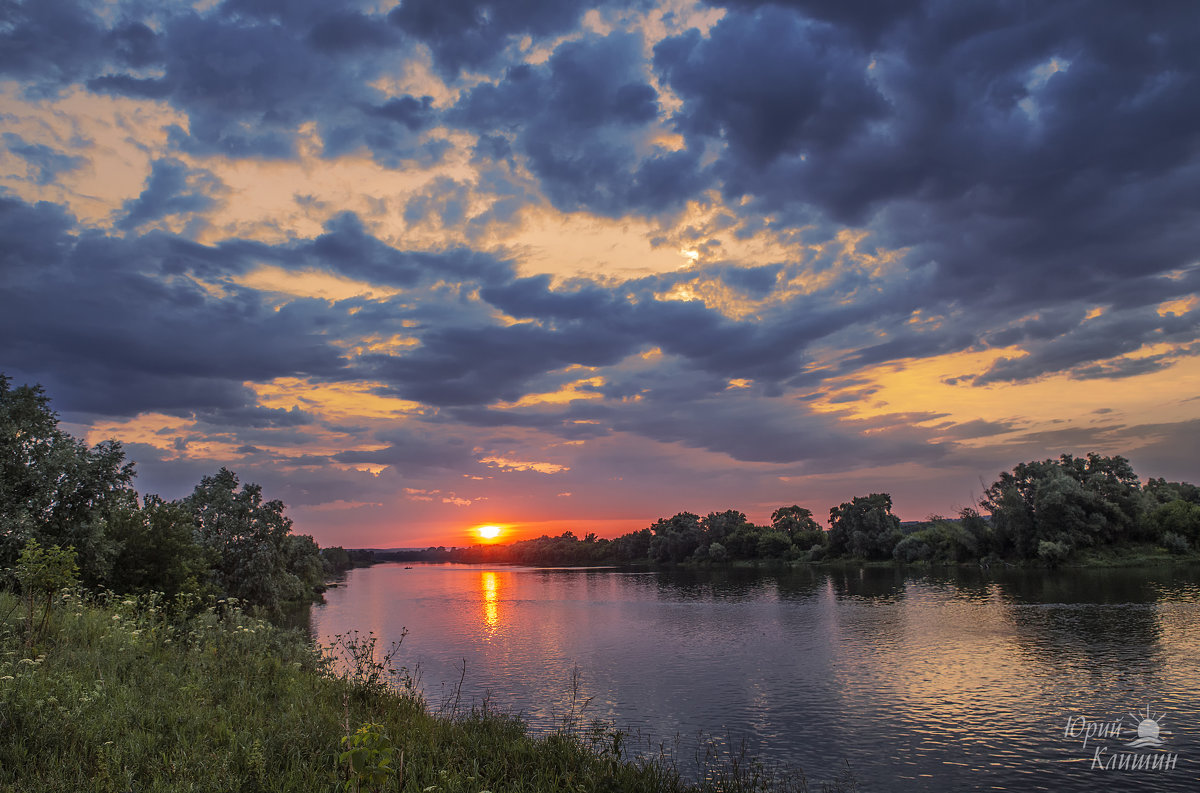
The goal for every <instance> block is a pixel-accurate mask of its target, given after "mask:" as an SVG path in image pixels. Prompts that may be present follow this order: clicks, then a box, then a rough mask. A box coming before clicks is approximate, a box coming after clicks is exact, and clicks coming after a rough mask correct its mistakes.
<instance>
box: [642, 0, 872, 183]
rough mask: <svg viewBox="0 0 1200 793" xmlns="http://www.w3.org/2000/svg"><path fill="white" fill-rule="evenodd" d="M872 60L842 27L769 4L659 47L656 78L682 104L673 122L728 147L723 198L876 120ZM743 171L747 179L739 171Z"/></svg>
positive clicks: (688, 132)
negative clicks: (784, 161)
mask: <svg viewBox="0 0 1200 793" xmlns="http://www.w3.org/2000/svg"><path fill="white" fill-rule="evenodd" d="M869 62H870V56H869V54H868V53H867V52H866V51H864V50H863V49H862V48H861V47H860V46H859V45H858V44H857V43H856V42H855V41H853V39H851V38H850V37H849V36H847V34H846V33H844V32H843V31H841V30H840V29H838V28H835V27H832V26H829V25H821V24H814V23H813V22H811V21H810V20H806V19H804V18H803V17H801V16H799V15H797V14H795V13H793V12H791V11H787V10H784V9H780V8H776V7H773V6H767V7H764V8H763V9H761V10H760V11H759V12H758V13H756V14H749V15H744V14H732V15H729V16H727V17H726V18H725V19H724V20H722V21H721V22H720V23H718V24H717V26H716V27H715V28H714V29H713V30H712V31H711V34H710V36H709V37H708V38H707V39H706V38H703V37H701V36H700V34H699V32H698V31H696V30H692V31H689V32H688V33H686V34H684V35H682V36H679V37H676V38H672V39H667V40H665V41H663V42H660V43H659V44H658V45H657V46H656V47H655V50H654V64H655V67H656V69H657V70H658V71H659V73H660V74H661V75H662V76H663V77H665V78H666V79H667V80H668V81H669V82H670V84H671V87H672V88H674V89H675V91H677V92H678V93H679V94H680V95H681V97H682V98H683V99H684V100H685V101H684V106H683V109H682V110H681V111H680V112H679V113H678V114H677V115H676V117H675V123H676V125H677V127H678V128H679V129H680V131H682V132H683V133H684V134H685V135H688V136H689V137H698V136H699V137H711V138H720V139H721V140H723V141H724V142H725V143H726V144H727V145H728V146H729V158H728V159H727V160H726V164H727V165H728V166H730V167H729V168H728V169H727V170H725V171H724V172H723V176H724V177H725V179H726V188H725V189H726V192H728V193H730V194H738V193H742V192H745V193H752V192H754V190H753V189H752V188H751V189H740V188H739V186H738V182H739V181H741V180H743V179H744V180H747V181H748V182H749V185H747V187H749V186H750V185H752V184H753V182H754V177H755V176H757V175H761V173H762V171H763V169H764V168H765V167H767V166H769V165H771V164H772V163H774V162H775V161H776V160H777V159H779V158H780V157H781V156H783V155H789V154H803V153H804V152H805V151H806V150H808V149H812V150H813V151H814V152H820V151H823V150H827V149H831V148H835V147H838V146H840V145H842V144H843V143H844V142H845V141H846V140H847V139H851V138H853V137H855V136H857V135H859V134H861V133H862V132H863V131H864V128H865V127H866V126H867V125H868V124H870V123H871V122H872V121H873V120H876V119H878V118H880V117H881V116H882V115H883V113H884V109H885V102H884V99H883V97H882V96H880V94H879V92H878V90H877V89H876V88H875V86H874V85H872V82H871V80H870V79H869V77H868V71H867V66H868V63H869ZM739 168H741V169H747V170H746V171H745V172H744V173H738V172H736V169H739Z"/></svg>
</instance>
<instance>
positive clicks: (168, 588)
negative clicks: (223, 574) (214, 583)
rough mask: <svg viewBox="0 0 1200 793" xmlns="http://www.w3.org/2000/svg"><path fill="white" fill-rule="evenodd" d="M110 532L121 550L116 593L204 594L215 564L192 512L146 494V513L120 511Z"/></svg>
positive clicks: (114, 582) (115, 571)
mask: <svg viewBox="0 0 1200 793" xmlns="http://www.w3.org/2000/svg"><path fill="white" fill-rule="evenodd" d="M108 531H109V535H110V537H111V538H112V539H113V540H114V541H115V542H116V543H117V544H118V546H119V547H120V550H119V551H118V553H117V557H116V559H115V561H114V564H113V571H112V576H111V578H110V580H109V586H110V587H112V589H113V590H114V591H116V592H139V593H140V592H150V591H154V592H162V593H164V594H166V595H168V596H171V595H175V594H177V593H179V592H185V591H186V592H199V591H201V590H202V588H203V583H202V582H204V581H205V580H206V579H207V578H208V572H209V568H210V566H211V565H212V563H213V562H214V561H215V557H214V555H213V551H212V550H211V549H206V548H205V547H203V546H201V545H200V544H199V543H198V542H197V541H196V537H195V531H196V527H195V524H194V523H193V522H192V516H191V513H190V512H189V511H188V510H187V509H186V508H185V507H184V506H183V505H182V504H180V503H177V502H166V501H163V500H162V499H161V498H159V497H158V496H153V495H150V496H146V499H145V502H144V505H143V507H142V508H141V509H136V508H124V509H121V510H118V511H116V512H115V513H114V514H113V515H112V516H111V517H110V519H109V522H108Z"/></svg>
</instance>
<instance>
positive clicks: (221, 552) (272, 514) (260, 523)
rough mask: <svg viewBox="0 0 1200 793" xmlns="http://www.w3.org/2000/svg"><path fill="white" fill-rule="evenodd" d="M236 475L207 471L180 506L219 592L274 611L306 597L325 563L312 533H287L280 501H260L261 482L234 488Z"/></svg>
mask: <svg viewBox="0 0 1200 793" xmlns="http://www.w3.org/2000/svg"><path fill="white" fill-rule="evenodd" d="M238 484H239V482H238V477H237V474H235V473H233V472H232V471H230V470H229V469H228V468H222V469H221V470H220V471H218V472H217V474H216V475H215V476H206V477H204V478H202V479H201V480H200V484H198V485H197V486H196V489H195V490H194V491H193V492H192V494H191V495H190V496H188V497H187V498H186V499H184V500H183V502H182V506H183V507H184V508H185V509H186V510H187V511H188V512H189V513H190V514H191V517H192V521H193V522H194V524H195V526H196V537H197V540H198V542H199V543H200V545H201V546H202V547H203V548H205V549H206V550H207V551H208V552H209V553H210V554H211V557H212V558H213V560H214V562H213V567H212V571H211V576H212V579H213V583H214V584H215V585H216V587H217V588H218V589H219V590H220V591H221V592H224V593H226V594H228V595H231V596H234V597H237V598H238V599H240V600H243V601H245V602H247V603H250V604H252V605H255V606H259V607H262V608H264V609H266V610H267V611H270V612H278V611H279V610H280V609H281V608H282V606H283V605H284V604H286V603H288V602H296V601H301V600H305V599H306V598H307V597H309V595H310V593H311V592H312V591H313V586H314V585H318V584H320V582H321V577H322V575H323V570H324V566H323V564H322V562H321V559H320V555H319V552H318V548H317V545H316V543H315V542H313V541H312V538H311V537H308V538H298V537H293V536H292V535H291V529H292V521H291V519H290V518H288V517H286V516H285V515H284V514H283V510H284V505H283V502H282V501H278V500H273V501H263V498H262V487H261V486H259V485H256V484H245V485H243V486H242V487H241V490H239V489H238Z"/></svg>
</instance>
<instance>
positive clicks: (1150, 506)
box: [392, 453, 1200, 566]
mask: <svg viewBox="0 0 1200 793" xmlns="http://www.w3.org/2000/svg"><path fill="white" fill-rule="evenodd" d="M979 506H980V507H982V508H983V509H985V510H986V511H987V514H981V513H980V512H979V511H978V510H976V509H975V508H974V507H967V508H964V509H962V510H960V512H959V514H958V516H957V517H956V518H945V517H941V516H932V517H930V518H928V519H927V520H924V521H919V522H914V523H908V524H905V523H902V522H901V521H900V519H899V518H897V517H896V516H895V515H893V514H892V498H891V496H890V495H889V494H887V493H872V494H870V495H866V496H858V497H855V498H853V499H851V500H850V501H849V502H846V503H843V504H839V505H838V506H836V507H834V508H833V509H831V510H830V511H829V522H828V527H827V528H825V527H822V526H821V525H820V524H819V523H817V521H816V520H815V519H814V518H813V514H812V512H811V510H809V509H806V508H805V507H801V506H799V505H795V504H793V505H792V506H788V507H780V508H779V509H777V510H775V511H774V512H773V513H772V514H771V524H770V525H768V526H756V525H754V524H753V523H750V522H749V521H748V520H747V519H746V516H745V514H744V513H742V512H738V511H737V510H732V509H731V510H726V511H724V512H711V513H709V514H708V515H706V516H705V517H700V516H699V515H696V514H693V513H691V512H680V513H679V514H677V515H675V516H674V517H671V518H660V519H659V520H657V521H655V522H654V524H652V525H651V526H649V527H647V528H645V529H641V530H640V531H634V532H630V533H629V534H625V535H622V536H620V537H617V538H616V539H613V540H606V539H597V538H596V535H595V534H588V535H586V536H585V537H584V538H583V539H582V540H580V539H579V538H578V537H576V536H575V534H574V533H573V532H570V531H568V532H564V533H563V534H562V535H561V536H558V537H549V536H542V537H538V538H537V539H533V540H524V541H521V542H515V543H512V544H510V545H475V546H471V547H467V548H451V549H446V548H430V549H428V550H426V551H417V552H410V553H408V554H397V555H393V556H392V558H398V559H399V558H404V559H409V560H426V561H455V562H476V563H478V562H490V563H500V562H506V563H514V564H529V565H594V564H636V563H652V564H662V565H671V564H714V563H715V564H721V563H725V562H732V561H779V562H792V561H795V562H819V561H823V560H832V559H857V560H889V559H893V560H897V561H900V562H936V563H956V562H971V561H979V562H981V563H985V564H986V563H991V562H993V561H1027V560H1038V561H1039V562H1041V563H1044V564H1048V565H1051V566H1054V565H1058V564H1061V563H1062V562H1065V561H1067V560H1068V559H1070V558H1071V557H1072V556H1073V555H1075V554H1076V553H1077V552H1079V551H1082V550H1085V549H1089V548H1095V549H1100V548H1105V547H1122V546H1128V545H1132V544H1143V545H1146V544H1148V545H1155V546H1158V547H1161V548H1165V549H1166V550H1168V551H1170V552H1171V553H1175V554H1187V553H1191V552H1193V551H1195V550H1196V548H1197V547H1198V546H1200V487H1197V486H1196V485H1192V484H1188V483H1186V482H1167V481H1165V480H1163V479H1150V480H1149V481H1148V482H1147V483H1146V484H1145V485H1142V484H1141V480H1140V479H1139V478H1138V476H1137V474H1136V473H1135V472H1134V471H1133V468H1132V467H1131V466H1130V464H1129V461H1128V460H1126V459H1125V458H1124V457H1120V456H1115V457H1104V456H1101V455H1099V454H1095V453H1093V454H1089V455H1087V456H1086V457H1074V456H1072V455H1069V454H1064V455H1062V456H1061V457H1059V459H1057V460H1041V461H1034V462H1028V463H1021V464H1020V465H1018V466H1016V467H1015V468H1014V469H1013V470H1012V471H1011V472H1004V473H1002V474H1000V478H999V479H997V480H996V481H995V482H994V483H992V485H991V487H989V488H988V489H987V490H986V492H985V493H984V497H983V499H982V500H981V502H980V504H979Z"/></svg>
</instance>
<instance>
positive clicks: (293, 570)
mask: <svg viewBox="0 0 1200 793" xmlns="http://www.w3.org/2000/svg"><path fill="white" fill-rule="evenodd" d="M133 475H134V466H133V464H132V463H128V462H126V461H125V452H124V450H123V448H122V447H121V444H120V443H118V442H116V441H106V442H104V443H101V444H98V445H97V446H95V447H92V448H90V449H89V448H88V447H87V446H86V445H85V444H84V443H82V442H80V441H78V440H76V439H74V438H72V437H71V436H70V435H69V434H67V433H65V432H63V431H62V430H61V429H60V428H59V426H58V416H57V414H56V413H55V412H54V411H53V410H51V409H50V401H49V399H48V398H47V397H46V395H45V393H44V392H43V391H42V388H41V387H40V386H21V387H18V388H14V387H12V385H11V381H10V380H9V378H8V377H6V376H5V375H3V374H0V565H11V564H12V563H13V562H14V561H15V560H16V559H17V556H18V554H19V553H20V552H21V549H22V548H23V547H25V545H26V543H27V541H29V540H34V541H37V542H38V543H39V544H40V545H42V546H46V545H50V546H68V545H69V546H71V547H73V548H74V549H75V551H76V554H77V555H76V559H77V564H78V568H79V573H80V578H81V580H82V582H83V584H85V585H86V586H88V587H90V588H99V587H107V588H110V589H113V590H115V591H118V592H124V593H140V592H148V591H152V590H153V591H158V592H163V593H166V594H167V595H174V594H176V593H179V592H185V591H186V592H192V593H197V594H206V593H215V594H225V595H230V596H233V597H237V598H239V599H241V600H242V601H244V602H246V603H249V604H252V605H255V606H258V607H262V608H264V609H266V610H268V611H278V610H279V609H280V608H281V606H282V605H283V604H284V603H287V602H291V601H304V600H309V599H310V598H311V597H312V595H313V594H314V592H315V591H318V590H319V589H320V587H321V585H322V583H323V581H324V578H325V575H326V572H327V565H326V563H325V561H324V559H323V558H322V556H321V554H320V549H319V548H318V547H317V544H316V543H315V542H313V540H312V538H311V537H306V536H297V535H293V534H292V533H291V521H290V520H288V519H287V518H286V517H285V516H284V515H283V503H282V502H280V501H269V502H264V501H263V499H262V495H261V488H260V487H259V486H258V485H252V484H248V485H246V486H244V487H243V488H242V489H241V491H240V492H239V491H238V490H237V485H238V481H237V476H236V475H235V474H233V473H232V472H231V471H229V470H227V469H224V468H222V469H221V471H220V472H219V473H218V474H217V475H216V476H214V477H205V478H204V479H203V480H202V481H201V483H200V485H199V486H197V488H196V490H195V492H194V493H193V494H192V495H191V496H190V497H189V498H187V499H185V500H184V501H182V502H165V501H163V500H162V499H161V498H158V497H157V496H147V497H146V499H145V503H144V504H142V505H139V504H138V494H137V492H136V491H135V490H134V489H133V487H132V480H133Z"/></svg>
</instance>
